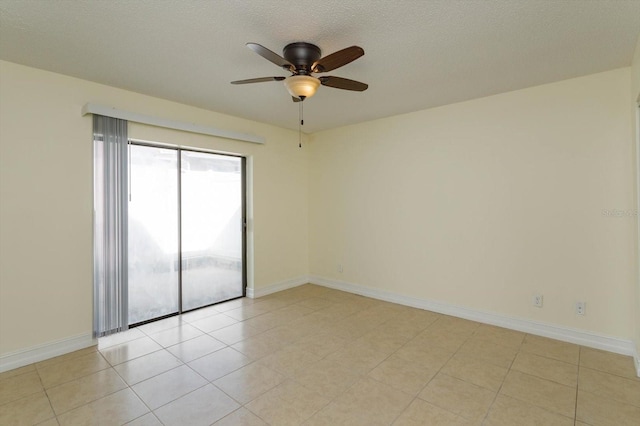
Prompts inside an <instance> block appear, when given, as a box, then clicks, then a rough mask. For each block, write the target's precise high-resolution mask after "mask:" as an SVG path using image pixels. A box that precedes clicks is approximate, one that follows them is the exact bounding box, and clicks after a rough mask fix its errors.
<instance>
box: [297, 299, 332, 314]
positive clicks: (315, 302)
mask: <svg viewBox="0 0 640 426" xmlns="http://www.w3.org/2000/svg"><path fill="white" fill-rule="evenodd" d="M297 305H298V306H303V307H305V308H310V309H313V310H314V311H315V310H318V309H324V308H327V307H329V306H331V305H333V302H331V301H329V300H327V299H321V298H319V297H310V298H308V299H303V300H301V301H300V302H298V303H297Z"/></svg>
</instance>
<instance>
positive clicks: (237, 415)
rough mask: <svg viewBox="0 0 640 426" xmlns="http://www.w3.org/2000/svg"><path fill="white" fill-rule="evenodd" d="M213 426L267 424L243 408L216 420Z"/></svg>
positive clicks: (256, 425)
mask: <svg viewBox="0 0 640 426" xmlns="http://www.w3.org/2000/svg"><path fill="white" fill-rule="evenodd" d="M214 426H267V423H265V422H264V421H262V419H260V417H258V416H256V415H255V414H253V413H252V412H251V411H249V410H247V409H246V408H244V407H243V408H240V409H238V410H236V411H234V412H233V413H231V414H229V415H228V416H227V417H225V418H224V419H221V420H218V421H217V422H215V423H214Z"/></svg>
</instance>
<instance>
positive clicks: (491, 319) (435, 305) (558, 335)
mask: <svg viewBox="0 0 640 426" xmlns="http://www.w3.org/2000/svg"><path fill="white" fill-rule="evenodd" d="M309 282H311V283H313V284H318V285H321V286H324V287H329V288H334V289H336V290H342V291H347V292H349V293H354V294H360V295H362V296H367V297H371V298H374V299H379V300H384V301H387V302H393V303H398V304H400V305H406V306H412V307H414V308H421V309H426V310H428V311H433V312H438V313H441V314H446V315H452V316H455V317H459V318H464V319H468V320H472V321H477V322H481V323H484V324H491V325H496V326H499V327H504V328H508V329H511V330H517V331H522V332H525V333H529V334H535V335H537V336H543V337H549V338H551V339H556V340H561V341H564V342H569V343H575V344H578V345H583V346H588V347H590V348H595V349H602V350H605V351H609V352H614V353H618V354H622V355H630V356H634V357H635V362H636V367H637V368H638V376H640V365H639V362H640V359H639V357H638V354H637V353H636V348H635V345H634V344H633V342H632V341H631V340H625V339H620V338H617V337H611V336H604V335H601V334H598V333H593V332H590V331H586V330H579V329H574V328H569V327H563V326H559V325H554V324H548V323H543V322H539V321H534V320H530V319H525V318H517V317H510V316H507V315H502V314H498V313H494V312H485V311H479V310H475V309H470V308H465V307H462V306H455V305H451V304H448V303H443V302H438V301H433V300H426V299H418V298H415V297H411V296H404V295H401V294H396V293H392V292H388V291H384V290H378V289H375V288H370V287H365V286H363V285H359V284H353V283H348V282H344V281H337V280H332V279H328V278H324V277H320V276H314V275H312V276H310V277H309Z"/></svg>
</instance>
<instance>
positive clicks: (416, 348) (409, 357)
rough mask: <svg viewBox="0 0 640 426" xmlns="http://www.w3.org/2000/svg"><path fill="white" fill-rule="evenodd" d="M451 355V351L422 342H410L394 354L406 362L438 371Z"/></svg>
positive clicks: (452, 352)
mask: <svg viewBox="0 0 640 426" xmlns="http://www.w3.org/2000/svg"><path fill="white" fill-rule="evenodd" d="M453 354H454V351H452V350H448V349H443V348H441V347H439V346H434V345H432V344H430V343H429V342H426V341H422V340H412V341H410V342H409V343H407V344H406V345H404V346H403V347H401V348H400V349H398V350H397V351H396V352H395V353H394V355H397V356H399V357H400V358H402V359H404V360H406V361H408V362H412V363H416V364H419V365H421V366H423V367H425V368H427V369H429V370H440V368H442V366H443V365H445V364H446V363H447V361H449V359H450V358H451V357H452V356H453Z"/></svg>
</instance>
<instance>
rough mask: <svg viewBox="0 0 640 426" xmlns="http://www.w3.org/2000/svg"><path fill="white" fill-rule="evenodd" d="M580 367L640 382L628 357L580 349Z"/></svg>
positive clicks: (631, 360) (596, 350)
mask: <svg viewBox="0 0 640 426" xmlns="http://www.w3.org/2000/svg"><path fill="white" fill-rule="evenodd" d="M580 366H582V367H587V368H591V369H593V370H600V371H604V372H605V373H610V374H615V375H616V376H622V377H626V378H628V379H633V380H637V381H640V378H639V377H638V376H637V374H636V371H635V368H634V365H633V358H632V357H630V356H624V355H618V354H614V353H611V352H605V351H601V350H598V349H591V348H585V347H581V348H580Z"/></svg>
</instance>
